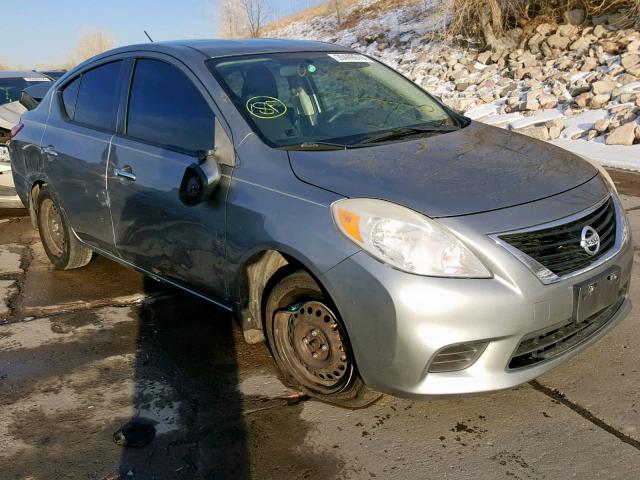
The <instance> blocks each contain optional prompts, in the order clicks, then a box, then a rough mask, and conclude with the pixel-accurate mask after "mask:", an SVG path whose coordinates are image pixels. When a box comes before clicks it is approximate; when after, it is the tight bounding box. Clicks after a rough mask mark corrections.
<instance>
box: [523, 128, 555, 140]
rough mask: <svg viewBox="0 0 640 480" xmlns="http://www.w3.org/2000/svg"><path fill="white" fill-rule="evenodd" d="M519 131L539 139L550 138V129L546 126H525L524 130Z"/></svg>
mask: <svg viewBox="0 0 640 480" xmlns="http://www.w3.org/2000/svg"><path fill="white" fill-rule="evenodd" d="M518 132H519V133H522V134H523V135H527V136H528V137H531V138H536V139H538V140H549V131H548V130H547V127H545V126H541V127H529V128H523V129H522V130H518Z"/></svg>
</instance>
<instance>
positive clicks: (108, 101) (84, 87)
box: [73, 61, 122, 130]
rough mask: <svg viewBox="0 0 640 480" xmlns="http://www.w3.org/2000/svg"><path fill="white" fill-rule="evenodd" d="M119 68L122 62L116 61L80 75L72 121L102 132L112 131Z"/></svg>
mask: <svg viewBox="0 0 640 480" xmlns="http://www.w3.org/2000/svg"><path fill="white" fill-rule="evenodd" d="M121 68H122V61H117V62H111V63H107V64H106V65H101V66H99V67H97V68H94V69H92V70H89V71H87V72H84V73H83V74H82V77H81V79H80V88H79V90H78V99H77V101H76V107H75V113H74V116H73V120H74V121H76V122H78V123H82V124H84V125H87V126H90V127H95V128H100V129H103V130H113V129H114V127H115V123H116V112H117V108H118V91H119V88H118V87H119V80H120V69H121Z"/></svg>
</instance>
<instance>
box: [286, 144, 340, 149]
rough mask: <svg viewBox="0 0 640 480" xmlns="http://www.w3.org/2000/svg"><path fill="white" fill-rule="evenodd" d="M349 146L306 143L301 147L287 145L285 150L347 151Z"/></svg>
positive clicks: (300, 145)
mask: <svg viewBox="0 0 640 480" xmlns="http://www.w3.org/2000/svg"><path fill="white" fill-rule="evenodd" d="M347 148H349V145H344V144H342V143H331V142H304V143H301V144H299V145H287V146H286V147H284V149H285V150H346V149H347Z"/></svg>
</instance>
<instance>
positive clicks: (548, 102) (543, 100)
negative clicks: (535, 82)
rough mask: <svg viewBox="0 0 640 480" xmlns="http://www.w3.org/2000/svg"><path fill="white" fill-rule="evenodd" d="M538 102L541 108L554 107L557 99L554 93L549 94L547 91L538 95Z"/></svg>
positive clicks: (556, 104)
mask: <svg viewBox="0 0 640 480" xmlns="http://www.w3.org/2000/svg"><path fill="white" fill-rule="evenodd" d="M538 103H540V106H541V107H542V108H543V109H545V110H546V109H549V108H555V107H557V106H558V99H557V98H556V97H555V95H550V94H548V93H543V94H542V95H540V96H539V97H538Z"/></svg>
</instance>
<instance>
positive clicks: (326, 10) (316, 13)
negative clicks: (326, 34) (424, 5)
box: [262, 0, 414, 33]
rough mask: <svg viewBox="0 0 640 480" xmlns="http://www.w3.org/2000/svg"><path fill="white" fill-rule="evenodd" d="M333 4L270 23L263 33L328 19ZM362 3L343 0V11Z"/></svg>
mask: <svg viewBox="0 0 640 480" xmlns="http://www.w3.org/2000/svg"><path fill="white" fill-rule="evenodd" d="M396 1H398V2H401V3H403V2H404V3H406V2H407V1H414V0H396ZM331 3H332V2H330V1H328V2H325V3H321V4H320V5H316V6H315V7H311V8H307V9H305V10H302V11H300V12H298V13H294V14H293V15H289V16H288V17H284V18H281V19H280V20H276V21H275V22H272V23H270V24H269V25H267V26H265V27H264V28H263V29H262V32H263V33H269V32H273V31H275V30H278V29H280V28H284V27H286V26H287V25H290V24H292V23H294V22H301V21H308V20H311V19H313V18H315V17H326V16H328V15H330V14H331V13H333V5H332V4H331ZM357 3H360V0H341V5H342V8H343V9H348V8H350V7H351V6H352V5H354V4H357Z"/></svg>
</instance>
